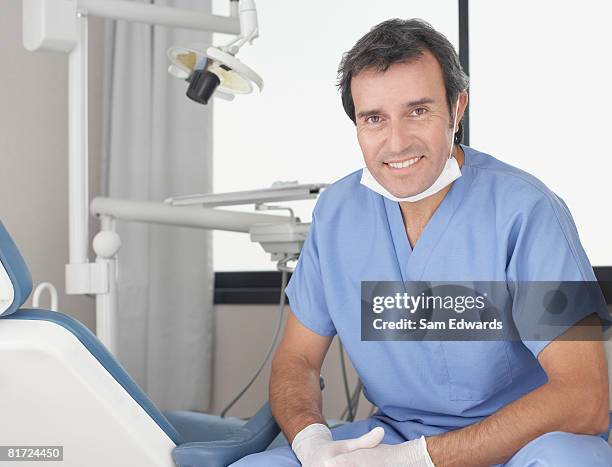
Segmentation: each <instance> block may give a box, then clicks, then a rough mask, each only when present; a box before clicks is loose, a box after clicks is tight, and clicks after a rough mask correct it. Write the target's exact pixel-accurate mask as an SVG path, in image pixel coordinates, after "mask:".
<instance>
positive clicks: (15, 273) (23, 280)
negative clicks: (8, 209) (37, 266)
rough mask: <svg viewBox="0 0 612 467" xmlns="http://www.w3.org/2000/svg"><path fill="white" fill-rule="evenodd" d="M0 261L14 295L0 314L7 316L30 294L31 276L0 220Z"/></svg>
mask: <svg viewBox="0 0 612 467" xmlns="http://www.w3.org/2000/svg"><path fill="white" fill-rule="evenodd" d="M0 262H2V267H3V268H4V269H5V271H6V272H7V274H8V276H9V279H10V280H11V283H12V284H13V289H14V297H13V303H11V304H10V306H9V307H8V309H6V310H5V311H4V313H2V314H0V316H7V315H10V314H12V313H15V312H16V311H17V310H18V309H19V307H20V306H21V305H23V304H24V303H25V301H26V300H27V299H28V297H29V296H30V293H31V292H32V276H30V271H29V270H28V267H27V266H26V264H25V261H24V260H23V257H22V256H21V253H19V250H18V249H17V245H15V242H13V239H12V238H11V236H10V235H9V233H8V232H7V230H6V228H5V227H4V224H3V223H2V222H1V221H0Z"/></svg>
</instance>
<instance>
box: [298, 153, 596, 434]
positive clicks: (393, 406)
mask: <svg viewBox="0 0 612 467" xmlns="http://www.w3.org/2000/svg"><path fill="white" fill-rule="evenodd" d="M461 148H462V149H463V152H464V154H465V162H464V165H463V166H462V168H461V174H462V176H461V177H460V178H458V179H457V180H455V181H454V182H453V184H452V186H451V188H450V190H449V191H448V193H447V194H446V196H445V197H444V199H443V201H442V203H441V204H440V205H439V207H438V208H437V209H436V211H435V212H434V214H433V216H432V217H431V219H430V220H429V222H428V223H427V225H426V227H425V229H424V230H423V232H422V233H421V236H420V237H419V239H418V241H417V243H416V245H415V248H414V250H413V249H412V248H411V247H410V244H409V242H408V238H407V235H406V231H405V227H404V223H403V219H402V214H401V211H400V206H399V203H397V202H395V201H391V200H389V199H387V198H385V197H383V196H382V195H379V194H377V193H375V192H374V191H372V190H370V189H369V188H367V187H365V186H364V185H362V184H361V183H360V180H361V173H362V171H361V169H360V170H358V171H355V172H353V173H351V174H349V175H347V176H346V177H344V178H342V179H340V180H338V181H337V182H335V183H333V184H332V185H330V186H329V187H328V188H327V189H326V190H325V191H324V192H323V193H322V194H321V196H320V197H319V199H318V201H317V204H316V206H315V209H314V211H313V216H312V225H311V227H310V231H309V234H308V238H307V240H306V242H305V244H304V247H303V249H302V252H301V255H300V258H299V261H298V263H297V265H296V269H295V272H294V273H293V275H292V277H291V280H290V281H289V284H288V286H287V289H286V294H287V296H288V298H289V303H290V306H291V310H292V311H293V313H294V314H295V316H296V318H297V319H298V320H299V321H300V322H301V323H302V324H303V325H304V326H306V327H307V328H309V329H310V330H312V331H314V332H315V333H317V334H320V335H324V336H332V335H335V334H336V333H337V334H338V336H339V338H340V339H341V341H342V344H343V345H344V347H345V349H346V351H347V353H348V354H349V356H350V359H351V362H352V363H353V366H354V367H355V369H356V370H357V373H358V374H359V377H360V378H361V380H362V381H363V384H364V392H365V395H366V397H367V398H368V400H370V401H371V402H372V403H373V404H375V405H376V406H377V407H378V408H379V410H380V412H382V413H383V414H384V415H386V416H388V417H390V418H391V419H393V420H395V421H397V422H400V425H401V424H402V422H403V423H405V424H407V425H408V424H410V423H422V424H426V425H435V426H440V427H445V428H448V429H453V428H459V427H463V426H466V425H469V424H472V423H474V422H476V421H478V420H480V419H482V418H485V417H487V416H489V415H490V414H492V413H493V412H495V411H497V410H498V409H500V408H501V407H503V406H505V405H507V404H508V403H510V402H512V401H513V400H515V399H518V398H519V397H521V396H522V395H524V394H525V393H527V392H530V391H532V390H533V389H535V388H537V387H538V386H540V385H542V384H543V383H545V382H546V381H547V378H546V374H545V372H544V370H543V369H542V367H541V366H540V364H539V363H538V361H537V359H536V357H537V355H538V353H539V352H540V351H541V350H542V349H543V348H544V347H545V346H546V345H547V344H548V341H523V342H521V341H478V342H471V341H470V342H465V341H423V342H414V341H376V342H372V341H362V340H361V281H404V282H407V281H517V282H518V281H595V280H596V278H595V276H594V274H593V269H592V267H591V265H590V263H589V260H588V258H587V255H586V253H585V252H584V249H583V248H582V246H581V244H580V240H579V237H578V232H577V230H576V226H575V224H574V222H573V220H572V217H571V214H570V212H569V210H568V208H567V206H566V205H565V203H564V202H563V200H562V199H561V198H559V197H558V196H557V195H555V194H554V193H553V192H552V191H551V190H549V189H548V188H547V187H546V186H545V185H544V184H543V183H542V182H541V181H539V180H538V179H537V178H535V177H533V176H532V175H530V174H528V173H526V172H524V171H522V170H519V169H517V168H515V167H512V166H511V165H508V164H506V163H504V162H501V161H499V160H498V159H496V158H494V157H492V156H490V155H488V154H485V153H482V152H479V151H477V150H475V149H472V148H470V147H468V146H465V145H461ZM589 313H590V312H587V311H586V310H585V316H586V315H587V314H589Z"/></svg>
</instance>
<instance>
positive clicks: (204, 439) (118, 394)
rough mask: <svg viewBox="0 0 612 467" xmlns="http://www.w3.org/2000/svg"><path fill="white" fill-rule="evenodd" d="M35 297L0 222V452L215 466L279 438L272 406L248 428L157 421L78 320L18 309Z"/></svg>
mask: <svg viewBox="0 0 612 467" xmlns="http://www.w3.org/2000/svg"><path fill="white" fill-rule="evenodd" d="M31 289H32V280H31V276H30V273H29V271H28V268H27V266H26V264H25V262H24V260H23V258H22V256H21V254H20V253H19V251H18V249H17V247H16V246H15V244H14V242H13V240H12V239H11V237H10V236H9V234H8V232H7V231H6V229H5V228H4V226H3V225H2V223H1V222H0V387H1V388H2V391H1V392H0V414H1V415H0V417H1V420H2V422H1V423H0V445H3V446H20V447H24V446H34V445H36V446H62V449H63V451H62V455H63V462H64V464H62V465H66V466H74V467H85V466H87V467H109V466H113V467H116V466H130V467H140V466H143V467H170V466H174V465H177V466H179V467H196V466H207V467H216V466H226V465H229V464H231V463H232V462H234V461H236V460H238V459H240V458H242V457H244V456H246V455H248V454H251V453H255V452H260V451H263V450H265V449H266V448H267V447H268V445H270V443H271V442H272V441H273V440H274V438H276V437H277V435H278V434H279V432H280V430H279V427H278V426H277V424H276V422H275V420H274V418H273V417H272V414H271V412H270V408H269V406H268V404H266V405H264V406H263V407H262V408H261V409H260V410H259V411H258V412H257V414H256V415H255V416H253V417H252V418H251V419H250V420H249V421H248V422H244V421H243V420H239V419H236V418H220V417H218V416H213V415H208V414H204V413H198V412H186V411H173V412H166V413H162V412H161V411H159V410H158V409H157V407H155V405H154V404H153V403H152V402H151V400H150V399H149V398H148V397H147V396H146V394H145V393H144V392H143V391H142V390H141V389H140V388H139V387H138V385H137V384H136V383H135V382H134V381H133V380H132V378H130V376H129V375H128V374H127V373H126V371H125V370H124V369H123V368H122V367H121V365H120V364H119V363H118V362H117V360H115V358H114V357H113V356H112V355H111V354H110V353H109V352H108V351H107V349H106V348H105V347H104V345H103V344H102V343H101V342H100V341H99V340H98V338H97V337H96V336H95V335H94V334H93V333H92V332H91V331H89V329H87V328H86V327H85V326H84V325H83V324H81V323H80V322H79V321H77V320H75V319H74V318H71V317H70V316H68V315H65V314H63V313H59V312H55V311H47V310H41V309H20V307H21V306H22V305H23V303H24V302H25V301H26V300H27V298H28V296H29V295H30V292H31ZM178 383H183V382H178ZM184 384H189V383H188V382H184ZM280 437H282V435H281V436H279V438H280ZM278 441H279V440H277V442H275V444H278ZM19 460H20V464H19V465H23V466H24V467H25V466H27V465H30V464H29V463H28V462H27V461H25V462H21V461H22V459H19ZM32 460H33V461H36V460H38V461H40V460H41V459H40V458H38V459H32ZM175 463H176V464H175ZM31 465H34V463H32V464H31ZM36 465H39V464H38V463H36Z"/></svg>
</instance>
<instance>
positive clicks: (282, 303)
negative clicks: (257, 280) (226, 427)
mask: <svg viewBox="0 0 612 467" xmlns="http://www.w3.org/2000/svg"><path fill="white" fill-rule="evenodd" d="M290 259H291V258H288V259H286V260H285V261H279V264H278V269H279V270H280V271H281V277H282V278H281V296H280V306H279V312H278V322H277V324H276V330H275V331H274V337H273V338H272V344H271V345H270V348H269V349H268V353H267V354H266V356H265V358H264V360H263V362H261V365H259V368H258V369H257V371H256V372H255V374H254V375H253V377H252V378H251V380H250V381H249V382H248V383H247V385H246V386H245V387H244V389H242V391H240V392H239V393H238V395H237V396H236V397H234V399H233V400H232V401H231V402H230V403H229V404H227V406H226V407H225V408H224V409H223V410H222V411H221V417H225V414H226V413H227V412H228V410H230V409H231V408H232V407H233V406H234V405H235V404H236V402H238V401H239V400H240V399H241V398H242V396H243V395H244V394H245V393H246V392H247V391H248V390H249V388H250V387H251V386H252V385H253V383H254V382H255V380H256V379H257V377H258V376H259V374H260V373H261V372H262V370H263V369H264V367H265V366H266V364H267V363H268V360H269V359H270V357H271V356H272V352H274V348H275V347H276V343H277V341H278V337H279V336H280V331H281V328H282V324H283V314H284V311H285V287H286V286H287V273H288V272H289V271H290V270H289V268H287V266H286V263H287V262H288V261H289V260H290ZM281 263H283V264H282V267H281Z"/></svg>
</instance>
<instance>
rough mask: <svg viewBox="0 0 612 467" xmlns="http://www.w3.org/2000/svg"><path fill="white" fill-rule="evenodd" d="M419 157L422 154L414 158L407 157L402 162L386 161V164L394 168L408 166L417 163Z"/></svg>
mask: <svg viewBox="0 0 612 467" xmlns="http://www.w3.org/2000/svg"><path fill="white" fill-rule="evenodd" d="M421 157H422V156H419V157H415V158H414V159H408V160H406V161H404V162H387V164H388V165H390V166H391V167H393V168H394V169H403V168H404V167H409V166H411V165H412V164H415V163H417V162H418V161H419V159H420V158H421Z"/></svg>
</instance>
